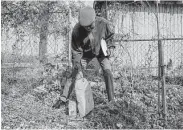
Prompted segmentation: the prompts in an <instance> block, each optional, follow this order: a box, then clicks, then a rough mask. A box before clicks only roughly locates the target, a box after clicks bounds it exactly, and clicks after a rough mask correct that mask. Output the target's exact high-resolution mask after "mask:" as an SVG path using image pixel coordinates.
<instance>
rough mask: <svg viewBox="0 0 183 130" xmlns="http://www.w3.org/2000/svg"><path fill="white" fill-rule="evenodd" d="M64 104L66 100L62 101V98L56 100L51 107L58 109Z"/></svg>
mask: <svg viewBox="0 0 183 130" xmlns="http://www.w3.org/2000/svg"><path fill="white" fill-rule="evenodd" d="M65 105H66V102H63V101H62V100H60V99H59V100H58V101H57V102H56V103H55V104H54V105H53V106H52V108H55V109H59V108H60V107H61V106H65Z"/></svg>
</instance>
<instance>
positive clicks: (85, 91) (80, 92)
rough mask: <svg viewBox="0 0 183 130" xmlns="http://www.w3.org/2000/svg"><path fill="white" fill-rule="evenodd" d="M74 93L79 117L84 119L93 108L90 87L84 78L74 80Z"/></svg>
mask: <svg viewBox="0 0 183 130" xmlns="http://www.w3.org/2000/svg"><path fill="white" fill-rule="evenodd" d="M75 91H76V99H77V106H78V110H79V114H80V117H84V116H86V115H87V114H88V113H89V112H90V111H91V110H92V109H93V108H94V101H93V94H92V90H91V86H90V84H89V82H88V81H87V79H86V78H83V77H80V78H77V79H76V84H75Z"/></svg>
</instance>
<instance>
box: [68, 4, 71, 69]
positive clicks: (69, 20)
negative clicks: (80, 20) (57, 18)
mask: <svg viewBox="0 0 183 130" xmlns="http://www.w3.org/2000/svg"><path fill="white" fill-rule="evenodd" d="M68 16H69V17H68V22H69V40H68V41H69V62H68V66H69V67H71V31H72V30H71V9H70V7H69V15H68Z"/></svg>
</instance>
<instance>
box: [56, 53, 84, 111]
mask: <svg viewBox="0 0 183 130" xmlns="http://www.w3.org/2000/svg"><path fill="white" fill-rule="evenodd" d="M82 56H83V54H82V53H80V52H76V51H73V52H72V64H73V68H72V76H71V77H70V78H69V79H68V80H67V82H66V84H65V87H64V90H63V94H62V95H61V97H60V99H59V100H58V101H57V102H56V103H55V104H54V105H53V108H60V106H61V105H65V103H66V101H67V99H68V98H69V96H70V94H71V92H72V90H73V88H74V86H75V80H76V78H77V76H79V75H78V74H79V71H81V58H82Z"/></svg>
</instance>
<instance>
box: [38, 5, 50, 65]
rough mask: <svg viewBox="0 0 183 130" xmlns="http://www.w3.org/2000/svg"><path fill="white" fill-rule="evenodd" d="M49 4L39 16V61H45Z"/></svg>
mask: <svg viewBox="0 0 183 130" xmlns="http://www.w3.org/2000/svg"><path fill="white" fill-rule="evenodd" d="M49 17H50V16H49V6H47V7H46V8H45V10H43V13H42V14H41V16H40V20H41V29H40V42H39V60H40V63H43V64H44V63H46V62H47V57H46V53H47V43H48V41H47V36H48V22H49Z"/></svg>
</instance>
